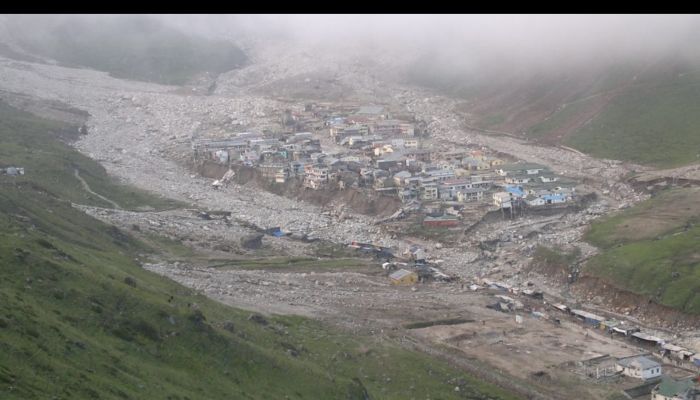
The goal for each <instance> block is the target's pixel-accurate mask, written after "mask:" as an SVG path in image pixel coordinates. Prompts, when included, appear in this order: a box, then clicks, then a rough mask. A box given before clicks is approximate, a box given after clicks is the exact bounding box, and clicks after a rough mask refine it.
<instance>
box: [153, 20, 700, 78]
mask: <svg viewBox="0 0 700 400" xmlns="http://www.w3.org/2000/svg"><path fill="white" fill-rule="evenodd" d="M159 18H161V19H163V20H164V21H167V22H169V23H172V24H173V25H176V26H178V27H180V28H182V29H190V30H192V31H196V32H198V33H200V34H207V35H225V36H228V37H234V38H235V37H254V38H264V39H285V40H288V41H289V42H290V43H292V44H294V45H297V46H300V47H309V48H315V49H318V50H324V51H330V50H331V49H333V50H335V51H337V52H339V53H341V52H342V53H347V52H351V53H355V54H357V53H361V52H362V51H363V49H367V50H368V51H373V52H386V53H389V54H398V53H413V54H420V53H426V52H429V53H431V54H433V55H434V56H437V57H439V60H440V61H441V62H448V63H454V64H456V65H483V64H489V63H491V62H508V63H515V64H518V65H523V66H525V65H529V66H536V67H547V66H557V65H560V64H563V65H565V64H569V63H585V62H600V61H606V60H610V61H612V60H620V59H630V60H637V59H640V58H641V59H647V58H650V57H651V58H653V57H656V56H664V55H667V54H669V53H671V52H674V53H676V52H678V51H682V52H687V53H689V54H690V53H692V52H693V51H696V48H697V46H696V45H695V43H697V42H696V41H695V39H697V38H698V36H699V34H700V16H698V15H235V16H234V15H212V16H208V15H196V16H186V15H176V16H159ZM694 55H695V54H693V56H694Z"/></svg>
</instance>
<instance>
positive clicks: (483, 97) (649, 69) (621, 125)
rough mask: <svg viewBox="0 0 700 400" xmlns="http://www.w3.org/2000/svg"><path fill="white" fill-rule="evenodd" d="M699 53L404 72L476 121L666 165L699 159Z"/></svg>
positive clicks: (617, 156)
mask: <svg viewBox="0 0 700 400" xmlns="http://www.w3.org/2000/svg"><path fill="white" fill-rule="evenodd" d="M693 47H694V46H693ZM699 58H700V57H698V56H693V57H684V56H681V55H678V54H674V53H669V54H666V55H665V56H663V57H661V58H659V59H649V60H643V61H642V60H638V61H635V62H632V61H629V60H627V61H617V62H614V63H613V62H611V63H610V64H609V65H596V66H590V67H589V66H579V67H577V68H576V69H567V70H556V71H551V72H550V73H536V72H534V71H531V72H529V73H526V72H517V71H515V70H509V69H508V68H507V67H505V66H501V67H500V69H499V70H498V71H497V72H485V71H481V70H480V71H478V72H477V71H475V72H473V73H467V72H463V73H461V74H460V73H458V72H456V71H454V70H450V68H453V67H451V66H439V65H438V66H432V67H431V66H426V65H425V64H427V63H424V64H417V65H420V67H422V68H414V69H413V70H411V73H410V74H409V77H408V79H409V80H410V81H411V82H412V83H417V84H420V85H424V86H428V87H432V88H434V89H436V90H439V91H441V92H443V93H445V94H447V95H450V96H455V97H458V98H461V99H463V100H464V103H463V105H462V106H461V109H460V111H462V112H464V113H466V114H468V115H469V116H470V122H471V123H472V124H473V125H475V126H476V127H479V128H483V129H489V130H494V131H501V132H510V133H512V134H516V135H521V134H524V136H526V137H528V138H530V139H533V140H535V141H538V142H541V143H543V144H564V145H567V146H571V147H573V148H576V149H578V150H580V151H583V152H585V153H588V154H591V155H593V156H595V157H599V158H611V159H618V160H625V161H631V162H635V163H640V164H644V165H650V166H656V167H664V168H666V167H676V166H682V165H687V164H692V163H697V162H700V67H699V66H700V59H699ZM423 67H424V68H423ZM443 69H446V71H443ZM443 72H444V73H443Z"/></svg>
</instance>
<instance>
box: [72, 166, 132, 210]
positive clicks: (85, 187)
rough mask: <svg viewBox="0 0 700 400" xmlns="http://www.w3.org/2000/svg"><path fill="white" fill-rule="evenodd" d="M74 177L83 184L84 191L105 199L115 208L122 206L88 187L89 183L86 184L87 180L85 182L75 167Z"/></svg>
mask: <svg viewBox="0 0 700 400" xmlns="http://www.w3.org/2000/svg"><path fill="white" fill-rule="evenodd" d="M73 172H74V175H75V177H76V178H77V179H78V180H79V181H80V183H81V184H82V185H83V189H85V191H86V192H88V193H90V194H91V195H93V196H97V197H98V198H99V199H101V200H103V201H106V202H107V203H109V204H111V205H112V206H113V207H114V208H116V209H117V210H121V209H122V208H121V207H120V206H119V204H117V203H115V202H114V201H112V200H110V199H108V198H106V197H104V196H103V195H101V194H99V193H95V192H94V191H93V190H92V189H90V185H88V183H87V182H85V179H83V177H82V176H80V172H78V169H77V168H74V169H73Z"/></svg>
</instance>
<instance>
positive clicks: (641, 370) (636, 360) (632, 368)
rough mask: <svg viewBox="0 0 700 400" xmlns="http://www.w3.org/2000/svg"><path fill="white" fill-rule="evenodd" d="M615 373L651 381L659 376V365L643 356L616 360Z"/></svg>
mask: <svg viewBox="0 0 700 400" xmlns="http://www.w3.org/2000/svg"><path fill="white" fill-rule="evenodd" d="M615 369H616V370H617V371H620V372H622V373H623V374H624V375H627V376H631V377H633V378H638V379H643V380H647V379H651V378H656V377H657V376H661V364H659V363H657V362H656V361H654V360H652V359H650V358H647V357H645V356H633V357H627V358H621V359H619V360H617V364H616V365H615Z"/></svg>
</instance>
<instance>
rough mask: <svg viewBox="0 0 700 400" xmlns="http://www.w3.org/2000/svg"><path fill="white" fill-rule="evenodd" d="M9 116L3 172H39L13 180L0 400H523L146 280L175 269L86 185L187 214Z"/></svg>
mask: <svg viewBox="0 0 700 400" xmlns="http://www.w3.org/2000/svg"><path fill="white" fill-rule="evenodd" d="M0 112H1V114H2V118H0V143H1V144H2V145H1V146H0V163H2V164H3V165H20V166H23V167H25V168H26V175H25V176H20V177H10V176H0V189H1V190H0V398H3V399H46V398H54V399H97V398H100V399H145V398H147V399H230V398H238V399H285V398H286V399H302V398H305V399H368V398H372V399H377V398H382V399H410V398H420V399H424V398H427V397H429V398H433V399H448V398H455V399H512V398H516V397H515V396H513V395H511V394H509V393H506V392H504V391H502V390H500V389H498V388H496V387H493V386H490V385H488V384H485V383H482V382H478V381H477V380H475V379H473V378H471V377H470V376H468V375H466V374H465V373H464V372H462V371H461V370H459V369H456V368H454V367H451V366H450V365H448V364H446V363H445V362H441V361H438V360H435V359H433V358H430V357H428V356H426V355H424V354H422V353H417V352H411V351H407V350H404V349H403V348H400V347H398V346H396V345H395V344H392V343H390V342H384V341H381V340H379V339H375V338H371V337H349V336H347V335H346V334H344V333H343V332H339V331H336V330H334V329H332V328H329V327H327V326H324V325H321V324H320V323H318V322H315V321H312V320H309V319H304V318H301V317H293V316H286V317H284V316H265V317H263V316H257V317H253V318H251V317H250V316H251V314H250V313H249V312H244V311H242V310H238V309H234V308H231V307H227V306H224V305H222V304H220V303H217V302H214V301H212V300H209V299H208V298H206V297H204V296H203V295H201V294H198V293H196V292H194V291H192V290H190V289H187V288H185V287H183V286H181V285H179V284H176V283H175V282H173V281H171V280H169V279H167V278H164V277H161V276H159V275H156V274H153V273H151V272H148V271H146V270H144V269H143V268H141V266H140V264H139V261H141V260H145V259H150V258H151V257H154V256H163V254H162V250H161V249H160V248H156V247H154V244H157V243H158V241H157V240H150V241H149V242H148V243H149V244H146V243H145V242H141V241H139V240H137V239H135V238H134V237H132V236H130V235H129V234H126V233H125V232H122V231H120V230H119V229H117V228H115V227H113V226H110V225H106V224H104V223H102V222H100V221H97V220H95V219H93V218H92V217H89V216H88V215H86V214H84V213H82V212H80V211H79V210H77V209H75V208H73V207H71V202H76V203H83V204H93V205H98V206H103V207H109V206H110V204H109V203H108V202H106V201H104V200H103V199H102V198H101V197H96V196H94V195H92V194H91V193H90V192H88V191H86V190H84V187H83V185H82V184H81V182H80V181H79V180H78V179H77V178H76V175H75V173H74V171H75V170H76V169H77V170H79V171H80V176H81V177H82V178H83V179H84V180H85V181H86V182H87V183H88V184H89V185H90V187H91V190H92V191H93V192H94V193H98V194H100V196H102V197H104V198H108V199H111V200H113V201H115V202H117V203H118V204H120V205H121V206H122V207H124V208H126V209H139V208H142V207H144V206H147V207H150V208H156V209H159V208H167V207H173V206H177V204H176V203H173V202H171V201H169V200H166V199H160V198H154V197H152V196H151V195H149V194H148V193H145V192H141V191H135V190H133V189H132V188H130V187H126V186H122V185H119V184H116V183H115V182H113V181H111V180H110V179H109V177H108V176H107V175H106V174H105V173H104V170H103V169H102V168H101V167H100V166H99V164H97V163H96V162H94V161H92V160H91V159H89V158H86V157H84V156H82V155H80V154H79V153H77V152H76V151H74V150H73V149H72V148H71V147H70V146H69V145H67V144H65V143H63V142H61V141H59V140H58V139H57V138H58V137H59V136H58V135H57V134H58V133H60V132H63V133H65V135H64V136H63V137H69V136H70V133H71V132H74V131H77V129H76V128H74V127H69V126H65V125H63V124H60V123H56V122H53V121H47V120H43V119H39V118H36V117H34V116H33V115H31V114H27V113H24V112H20V111H18V110H15V109H12V108H11V107H8V106H6V105H0ZM66 135H67V136H66ZM166 247H167V251H171V250H173V248H176V247H178V245H177V243H169V244H168V246H166ZM186 254H187V252H179V253H178V254H177V255H178V256H179V257H183V256H184V255H186ZM260 262H261V261H260V260H252V261H251V262H250V264H251V265H250V266H251V267H252V268H254V267H255V265H256V264H259V263H260ZM274 262H275V261H274V260H273V261H271V263H273V264H274ZM456 386H459V388H460V390H459V391H455V387H456Z"/></svg>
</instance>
